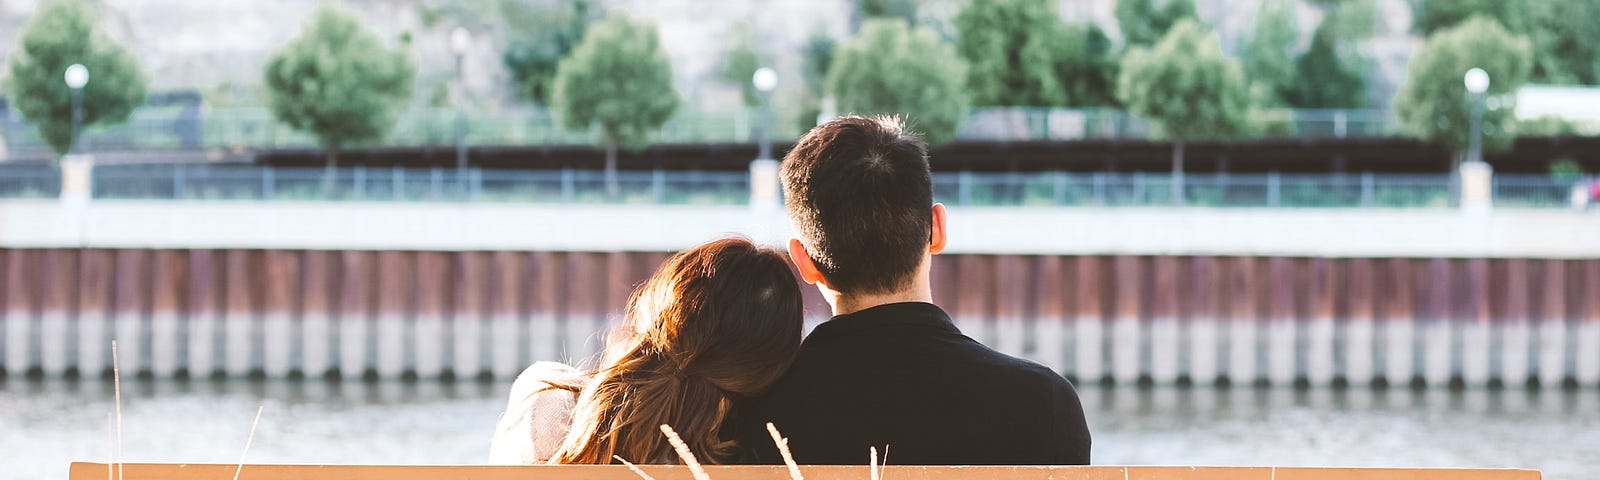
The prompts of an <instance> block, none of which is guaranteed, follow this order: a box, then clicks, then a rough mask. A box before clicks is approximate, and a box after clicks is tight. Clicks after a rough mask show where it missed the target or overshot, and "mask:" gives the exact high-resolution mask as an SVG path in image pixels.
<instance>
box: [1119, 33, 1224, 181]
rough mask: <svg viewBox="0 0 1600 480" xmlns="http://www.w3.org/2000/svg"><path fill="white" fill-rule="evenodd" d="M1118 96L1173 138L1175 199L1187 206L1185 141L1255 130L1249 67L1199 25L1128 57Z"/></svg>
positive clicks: (1134, 112) (1139, 49)
mask: <svg viewBox="0 0 1600 480" xmlns="http://www.w3.org/2000/svg"><path fill="white" fill-rule="evenodd" d="M1117 96H1118V97H1119V98H1121V99H1122V103H1123V104H1124V105H1127V106H1128V111H1129V112H1132V113H1133V114H1134V115H1138V116H1139V117H1142V118H1145V119H1148V120H1150V122H1151V123H1153V124H1154V125H1155V126H1156V129H1157V133H1158V134H1160V135H1161V136H1163V137H1165V138H1167V139H1170V140H1172V142H1173V148H1172V172H1173V182H1172V189H1173V201H1174V202H1177V203H1182V201H1183V196H1182V195H1181V192H1182V185H1183V149H1184V143H1186V142H1189V141H1193V140H1232V139H1236V138H1240V137H1243V136H1245V135H1248V134H1249V133H1250V130H1251V125H1250V115H1251V99H1250V96H1251V93H1250V86H1249V84H1248V82H1246V81H1245V77H1244V67H1242V66H1240V64H1239V61H1238V60H1234V59H1231V58H1227V57H1224V56H1223V55H1222V45H1221V41H1220V40H1219V39H1218V38H1217V35H1216V33H1214V32H1211V31H1210V30H1208V29H1206V28H1205V27H1203V26H1201V25H1200V24H1199V23H1198V22H1196V21H1193V20H1186V21H1183V22H1179V23H1178V24H1177V25H1175V26H1173V27H1172V30H1171V31H1169V32H1167V36H1166V37H1164V38H1162V39H1161V41H1160V42H1159V43H1157V44H1156V45H1155V46H1154V47H1135V48H1133V49H1132V50H1130V51H1129V52H1128V54H1127V56H1125V57H1123V59H1122V76H1121V77H1120V78H1119V79H1118V81H1117Z"/></svg>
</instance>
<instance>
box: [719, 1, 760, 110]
mask: <svg viewBox="0 0 1600 480" xmlns="http://www.w3.org/2000/svg"><path fill="white" fill-rule="evenodd" d="M732 30H733V37H734V38H733V46H732V47H731V48H729V49H728V53H727V57H725V58H724V59H723V61H722V80H723V81H726V82H728V83H730V84H732V85H734V86H737V87H739V93H740V96H741V97H742V98H743V99H744V105H745V106H747V107H754V106H759V105H761V92H760V91H757V90H756V86H755V83H754V82H752V81H751V79H752V78H753V77H755V74H756V70H759V69H761V57H760V56H759V55H757V54H756V50H755V48H752V47H751V46H750V26H749V25H747V24H745V23H743V22H741V23H738V24H736V25H734V27H733V29H732Z"/></svg>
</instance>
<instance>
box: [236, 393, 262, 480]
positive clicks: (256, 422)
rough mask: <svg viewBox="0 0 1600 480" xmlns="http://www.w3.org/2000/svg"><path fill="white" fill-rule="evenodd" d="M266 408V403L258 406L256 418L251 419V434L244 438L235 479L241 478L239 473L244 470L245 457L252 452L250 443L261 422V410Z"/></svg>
mask: <svg viewBox="0 0 1600 480" xmlns="http://www.w3.org/2000/svg"><path fill="white" fill-rule="evenodd" d="M266 408H267V406H266V405H259V406H257V407H256V419H255V420H251V421H250V436H248V437H245V439H244V453H240V454H239V468H237V469H234V471H233V480H239V473H240V472H243V471H244V457H245V455H249V454H250V444H251V443H253V442H255V440H256V425H259V424H261V411H262V410H266Z"/></svg>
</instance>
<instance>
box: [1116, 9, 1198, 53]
mask: <svg viewBox="0 0 1600 480" xmlns="http://www.w3.org/2000/svg"><path fill="white" fill-rule="evenodd" d="M1116 16H1117V26H1118V27H1119V28H1121V29H1122V40H1123V42H1125V43H1126V44H1127V45H1128V47H1130V48H1131V47H1135V46H1145V45H1151V44H1154V43H1156V42H1157V41H1159V40H1161V38H1162V37H1163V36H1165V35H1166V34H1167V31H1168V30H1171V29H1172V27H1173V26H1175V25H1177V24H1178V23H1179V22H1182V21H1184V20H1188V19H1196V18H1197V17H1196V14H1195V8H1194V0H1117V8H1116Z"/></svg>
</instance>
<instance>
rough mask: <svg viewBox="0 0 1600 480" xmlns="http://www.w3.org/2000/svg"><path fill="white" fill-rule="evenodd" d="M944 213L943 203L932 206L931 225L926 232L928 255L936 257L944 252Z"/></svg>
mask: <svg viewBox="0 0 1600 480" xmlns="http://www.w3.org/2000/svg"><path fill="white" fill-rule="evenodd" d="M944 221H945V211H944V204H943V203H935V204H933V224H932V225H931V226H932V227H933V228H931V229H930V230H929V232H928V253H929V254H932V255H938V254H939V253H940V252H943V251H944V242H945V229H944Z"/></svg>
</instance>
